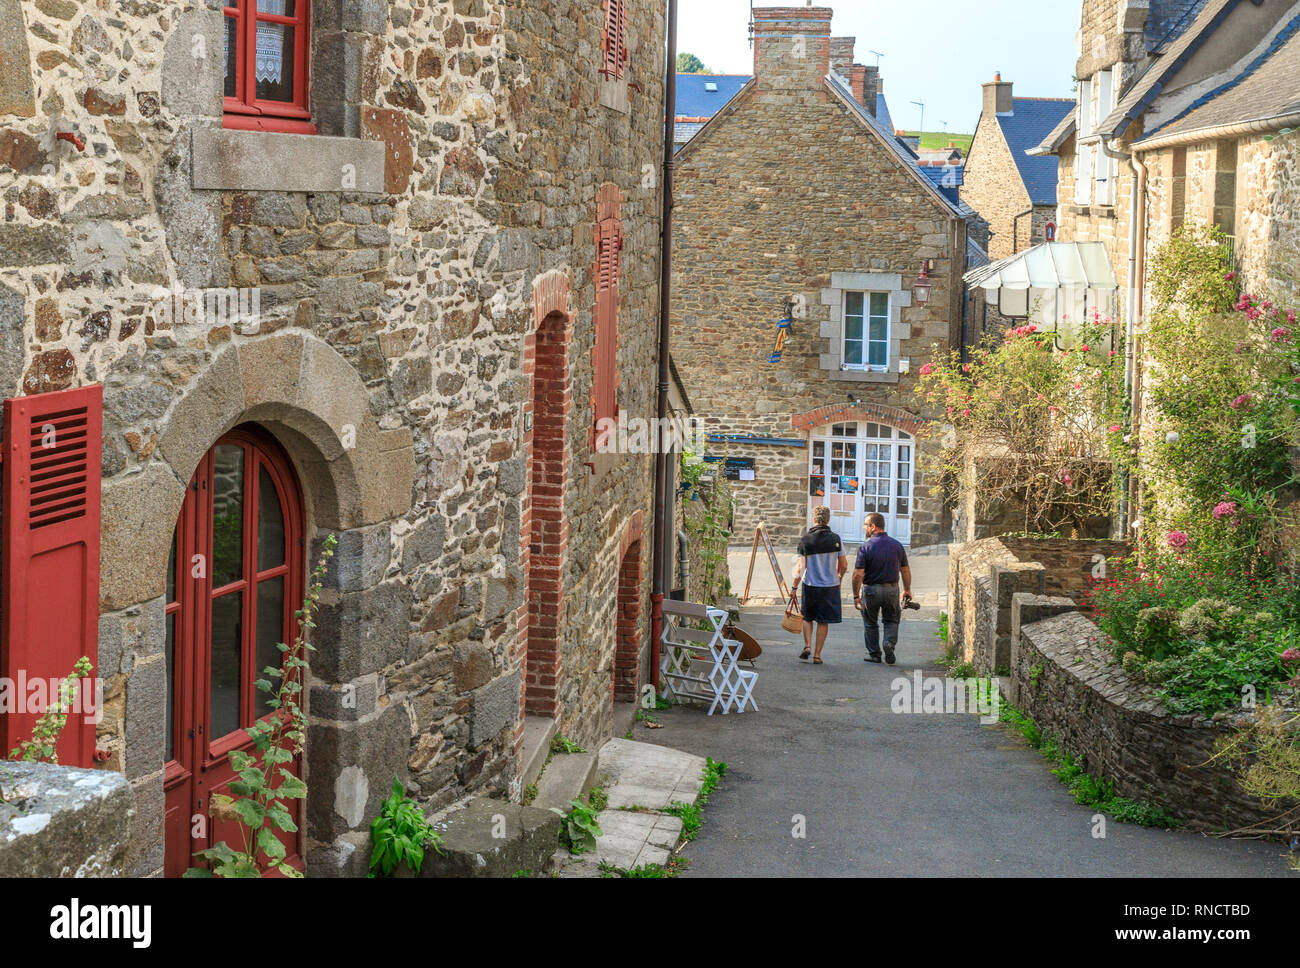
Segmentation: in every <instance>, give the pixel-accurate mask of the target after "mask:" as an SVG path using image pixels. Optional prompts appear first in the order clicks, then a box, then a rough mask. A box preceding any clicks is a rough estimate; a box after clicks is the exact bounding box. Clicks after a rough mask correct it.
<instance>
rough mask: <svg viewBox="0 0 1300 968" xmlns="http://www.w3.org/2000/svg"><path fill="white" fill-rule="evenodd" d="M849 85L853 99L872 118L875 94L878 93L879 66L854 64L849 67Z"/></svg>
mask: <svg viewBox="0 0 1300 968" xmlns="http://www.w3.org/2000/svg"><path fill="white" fill-rule="evenodd" d="M849 86H850V87H851V88H852V90H853V99H854V100H855V101H857V102H858V103H859V104H861V105H862V106H863V107H864V108H866V109H867V113H868V114H870V115H871V116H872V117H873V118H874V117H875V116H876V95H877V94H879V93H880V68H879V67H863V66H862V65H861V64H854V65H853V66H852V67H850V68H849Z"/></svg>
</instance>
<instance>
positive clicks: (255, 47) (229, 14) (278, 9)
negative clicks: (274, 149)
mask: <svg viewBox="0 0 1300 968" xmlns="http://www.w3.org/2000/svg"><path fill="white" fill-rule="evenodd" d="M310 10H311V3H310V0H232V2H231V4H230V5H229V6H227V7H225V8H224V10H223V13H224V14H225V16H226V31H225V44H224V50H223V54H224V60H223V64H224V69H225V92H224V93H225V121H224V127H227V128H242V129H252V130H257V131H283V132H288V133H294V134H315V133H316V126H315V125H314V124H313V123H312V120H311V111H310V110H308V106H307V62H308V54H307V52H308V50H309V49H310V48H309V47H308V42H309V38H308V33H309V30H310Z"/></svg>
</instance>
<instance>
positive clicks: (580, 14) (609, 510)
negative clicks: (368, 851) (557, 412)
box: [0, 0, 664, 874]
mask: <svg viewBox="0 0 1300 968" xmlns="http://www.w3.org/2000/svg"><path fill="white" fill-rule="evenodd" d="M627 7H628V19H629V26H628V31H629V33H628V41H629V62H628V67H627V77H626V78H625V79H624V80H623V82H622V83H621V85H616V87H618V88H619V90H614V91H612V92H610V91H607V90H605V89H604V88H603V87H602V85H603V84H604V83H605V82H603V81H602V77H601V74H600V72H599V61H600V57H601V54H600V45H601V39H602V33H603V26H604V4H603V3H602V2H601V0H576V2H565V3H553V2H549V0H528V2H524V0H499V2H488V0H455V2H451V0H446V2H439V0H414V2H412V3H409V4H389V3H385V2H383V0H355V2H353V0H349V2H343V0H317V2H316V3H314V4H313V5H312V8H313V13H312V17H313V21H312V27H313V37H314V40H313V68H314V70H313V75H312V86H311V90H312V95H311V97H312V100H311V103H312V108H313V113H314V115H315V116H316V118H317V120H318V122H319V125H320V128H321V134H320V135H317V136H307V135H272V134H267V133H263V132H243V131H229V130H223V129H222V97H221V87H220V77H219V75H220V73H221V71H220V64H221V50H222V47H221V44H222V39H221V38H222V12H221V8H222V4H221V3H219V2H216V0H185V2H160V0H131V2H129V3H122V4H111V5H110V4H105V3H94V4H89V3H87V4H73V3H59V2H47V0H21V2H15V0H9V2H6V3H4V4H0V34H3V35H4V36H5V37H6V38H7V39H6V41H5V43H6V45H7V46H6V48H5V50H6V51H9V50H12V51H14V56H13V57H8V56H6V57H5V58H4V59H3V67H2V68H0V198H3V199H4V202H5V220H4V221H3V223H0V323H3V326H0V393H3V395H5V396H12V395H14V394H16V393H19V392H22V393H36V392H45V391H50V390H58V389H62V388H66V387H72V386H77V385H82V384H86V383H92V382H100V383H103V384H104V388H105V393H104V396H105V413H104V439H103V463H104V484H103V529H102V545H103V547H102V560H103V565H102V576H101V578H102V581H101V623H100V627H101V634H100V639H101V641H100V644H99V667H100V673H101V675H103V676H104V677H105V679H106V697H105V716H104V720H103V722H102V723H101V724H100V726H99V737H98V743H99V746H100V747H101V748H102V749H103V750H104V751H105V752H106V753H107V754H108V759H107V761H106V763H105V764H104V768H105V769H108V770H113V771H120V772H123V773H124V774H125V775H126V776H127V778H128V779H129V780H130V782H131V785H132V791H133V793H134V796H135V800H136V813H135V819H134V824H135V834H134V836H133V837H132V841H131V856H130V857H129V858H128V861H127V866H128V868H129V869H130V870H131V871H132V872H134V873H137V874H149V873H154V872H157V871H158V870H160V868H161V866H162V844H163V839H164V837H163V803H164V797H163V772H164V764H163V762H162V760H163V735H162V731H163V725H162V724H163V719H164V713H165V705H166V671H165V670H166V666H165V659H164V642H165V622H164V619H163V609H164V605H165V601H164V588H163V577H164V573H165V570H166V563H167V556H168V552H169V549H170V545H171V541H172V534H173V529H174V525H175V521H176V515H177V512H178V510H179V508H180V506H181V501H182V499H183V496H184V490H185V484H186V482H188V480H189V479H190V476H191V474H192V472H193V470H194V468H195V467H196V466H197V464H198V461H199V460H200V459H201V457H202V456H203V454H204V453H205V452H206V450H207V449H208V448H210V447H211V446H212V444H213V443H214V442H215V440H216V439H217V438H218V437H219V436H220V435H221V434H222V433H223V432H225V431H226V430H228V429H230V428H231V427H233V426H235V425H237V424H239V423H242V422H246V421H252V422H256V423H259V424H261V425H262V426H264V427H265V428H267V429H268V430H270V431H271V432H272V433H273V434H274V435H275V436H276V437H277V438H278V439H279V440H280V442H281V443H282V444H283V445H284V447H285V449H286V450H287V451H288V453H289V455H290V457H291V459H292V460H293V463H294V465H295V469H296V470H297V472H298V475H299V478H300V480H301V483H302V488H303V491H304V495H303V496H304V501H305V506H306V517H307V530H308V534H309V536H312V537H313V538H314V540H313V541H311V542H309V543H308V544H309V546H308V547H307V548H304V549H303V554H304V557H305V558H306V557H307V556H308V555H310V554H312V553H313V552H314V550H315V548H317V547H318V546H319V541H320V540H321V538H323V536H324V534H326V533H328V532H333V533H336V534H338V535H339V540H340V547H339V553H338V556H337V557H336V559H335V561H334V563H333V564H332V565H331V569H330V573H329V575H328V577H327V587H326V591H325V594H324V597H323V599H322V611H321V616H320V620H319V629H318V630H317V633H316V640H317V645H318V647H319V649H320V652H319V653H318V654H317V656H316V657H315V663H314V668H313V677H312V681H311V683H310V684H309V698H308V708H309V712H310V714H311V717H312V731H311V735H310V737H309V740H308V752H307V770H308V774H309V778H310V786H311V791H312V792H311V794H310V796H309V799H308V804H307V817H308V827H307V835H308V854H307V864H308V868H309V869H310V870H312V871H313V872H314V873H359V872H361V871H363V869H364V854H365V850H364V845H365V843H366V841H367V838H368V833H367V830H368V824H369V822H370V820H371V819H372V817H373V815H374V813H375V811H376V810H377V809H378V804H379V801H380V800H381V799H382V798H383V796H385V795H386V793H387V791H388V790H389V788H390V787H391V784H392V778H393V776H394V775H395V774H396V775H399V776H400V777H401V778H402V780H403V781H404V782H405V783H406V784H407V787H408V790H410V791H411V792H412V793H413V794H414V795H416V796H418V797H420V798H421V799H422V800H424V801H426V802H427V803H428V804H429V805H430V806H431V807H436V806H440V805H442V804H445V803H447V802H450V801H452V800H454V799H457V798H459V797H462V796H465V795H467V794H469V793H477V792H488V793H494V794H498V795H501V796H508V797H517V796H518V795H519V790H518V789H517V787H518V769H519V766H518V760H519V747H520V743H521V738H522V716H523V709H524V699H525V696H524V689H525V676H524V670H525V666H526V661H527V659H526V654H525V651H526V627H525V626H526V615H527V608H526V605H525V595H526V590H527V588H528V581H529V576H528V573H527V564H528V547H527V545H528V540H529V538H528V531H527V526H526V525H527V515H528V511H529V502H530V497H529V495H530V494H531V493H532V491H531V487H532V485H533V483H534V481H533V480H532V479H531V462H530V460H529V453H530V451H529V448H530V447H531V444H532V440H531V434H530V431H529V430H527V429H525V428H526V427H531V426H532V417H534V416H535V414H534V413H532V410H533V409H534V404H533V402H532V401H533V397H532V393H531V382H530V381H531V378H532V376H533V374H532V372H531V371H529V370H528V368H527V366H526V348H527V345H528V341H529V337H530V336H532V335H533V334H534V333H535V331H536V329H537V327H538V325H539V324H540V322H541V320H540V319H539V318H538V306H539V303H540V302H544V301H545V299H549V298H550V296H551V295H552V294H554V293H555V292H558V291H559V289H560V288H562V289H563V292H564V296H563V298H562V300H560V301H559V302H558V303H556V305H555V306H554V307H552V308H558V309H559V311H560V312H561V313H562V315H563V316H564V319H565V323H564V324H565V326H566V327H567V328H568V332H569V342H568V364H567V367H566V379H567V381H568V382H567V384H566V392H567V395H568V397H569V399H570V400H571V407H570V409H569V410H567V411H566V412H565V420H564V429H565V434H566V439H567V440H568V441H569V446H568V448H567V454H568V461H567V464H566V466H565V467H564V469H563V470H564V476H563V493H562V499H563V506H564V513H565V515H566V517H567V518H568V519H569V521H570V522H571V524H570V533H569V539H568V546H567V554H566V557H565V558H564V560H563V562H562V563H561V565H560V574H561V579H560V580H561V582H562V584H563V586H564V588H565V590H566V595H565V597H564V602H565V605H564V610H563V612H562V613H561V614H559V615H557V616H556V617H555V622H556V625H557V627H558V629H559V635H558V638H559V641H560V642H561V668H560V673H559V681H558V684H557V695H558V699H557V703H556V707H555V715H556V717H557V718H558V719H559V720H560V723H559V728H560V730H561V731H562V732H564V733H565V734H566V735H569V736H571V737H573V738H574V739H576V740H578V741H579V742H581V743H583V744H584V745H588V746H593V745H596V744H598V742H599V740H600V739H601V738H602V737H603V736H606V735H608V733H609V731H610V728H611V723H612V699H613V696H612V693H613V680H614V661H615V658H614V657H615V643H616V640H617V638H618V634H617V628H616V623H617V621H618V612H619V596H618V577H619V566H620V552H621V551H625V550H626V548H627V544H626V543H625V541H626V539H627V538H628V536H629V534H630V533H631V529H632V527H633V521H634V519H636V518H637V517H638V515H640V516H643V517H644V518H645V520H646V521H647V522H648V521H649V516H650V513H651V502H652V479H651V468H652V459H651V458H650V456H648V455H631V456H624V455H617V456H614V457H612V458H610V459H607V460H597V459H596V458H595V455H593V454H592V442H591V434H590V432H589V428H590V425H591V386H592V366H593V353H592V352H591V347H592V343H593V340H594V324H593V307H594V304H595V282H594V278H593V276H594V271H593V270H594V264H595V258H596V257H595V241H594V234H593V225H594V222H595V217H596V195H597V192H598V191H600V189H601V188H602V186H606V185H612V186H614V187H615V189H616V190H617V192H618V193H619V194H620V195H621V197H622V199H623V203H622V216H623V220H624V238H625V248H624V250H623V253H622V267H623V268H622V276H621V280H620V283H621V285H620V291H621V298H622V301H621V315H620V321H619V352H618V363H619V371H620V382H619V391H618V392H619V405H620V407H621V408H623V409H624V410H626V411H628V412H630V413H634V414H640V415H646V416H649V415H652V414H651V410H652V408H653V406H654V364H655V361H656V360H657V348H656V340H655V325H654V321H655V319H656V318H657V313H658V279H659V272H660V270H659V253H660V248H659V218H660V216H659V213H660V208H661V201H660V199H661V192H660V190H659V185H660V183H661V178H660V174H659V170H658V166H659V162H660V160H661V152H660V151H659V150H658V149H657V148H656V147H655V146H656V145H658V144H659V143H660V141H661V139H662V113H663V108H662V105H663V76H662V75H663V71H662V67H663V64H662V62H663V56H662V44H663V34H664V17H663V11H662V9H661V8H660V5H658V4H656V3H652V2H650V0H631V2H629V3H628V4H627ZM606 86H607V85H606ZM620 91H621V92H622V95H623V97H622V100H620V97H619V96H618V95H619V93H620ZM607 94H608V95H610V96H606V95H607ZM605 101H608V102H611V103H610V105H609V106H607V105H606V104H605V103H602V102H605ZM57 130H67V131H71V132H73V133H75V134H76V135H77V137H78V138H80V139H81V141H83V142H84V144H85V150H84V151H79V150H78V149H77V148H76V147H75V146H74V145H73V144H71V143H69V142H68V141H63V140H56V139H55V137H54V134H55V132H56V131H57ZM542 277H549V278H554V277H560V278H562V279H563V280H564V285H563V287H560V286H558V285H555V286H549V287H542V289H541V290H539V288H538V286H537V285H536V283H537V281H538V279H539V278H542ZM211 290H219V291H220V292H221V293H222V296H221V298H222V300H224V301H225V303H226V304H229V303H233V305H234V306H235V307H237V308H236V309H234V310H230V309H222V308H221V307H220V305H219V304H216V309H217V311H216V312H213V311H212V309H213V308H214V303H213V301H212V298H211ZM543 290H544V292H545V293H546V294H547V295H546V296H545V298H543V296H541V295H539V293H540V292H542V291H543ZM241 296H242V297H243V303H242V306H243V310H244V311H242V312H241V311H239V310H238V307H240V305H241V303H240V298H241ZM227 297H228V298H227ZM205 300H206V302H207V305H208V310H209V311H208V312H207V313H205V314H204V315H203V317H202V318H196V314H195V313H194V312H192V311H191V312H188V313H187V311H186V308H185V307H190V306H194V305H197V304H202V303H204V302H205ZM254 300H255V301H254ZM549 403H550V401H546V400H543V401H542V405H543V406H547V405H549ZM646 530H647V533H648V532H649V528H648V527H647V529H646ZM649 545H650V542H649V541H648V540H646V541H642V542H640V544H639V546H638V547H639V554H640V556H641V558H642V567H641V569H640V574H642V575H645V576H648V575H649V572H650V564H649V563H650V560H651V549H650V547H649ZM640 591H641V593H642V594H641V595H640V597H641V598H643V599H644V600H645V601H646V603H647V604H646V607H642V608H641V609H640V611H639V614H638V615H637V616H636V618H635V623H634V628H632V629H628V628H626V627H624V629H623V633H624V634H623V639H624V642H625V643H627V642H632V641H634V642H636V643H638V644H639V648H640V649H641V650H642V652H647V651H648V623H649V618H648V616H649V608H648V581H647V582H646V584H645V588H644V589H641V590H640ZM625 649H626V645H625ZM640 674H641V675H644V670H642V671H641V673H640ZM344 696H348V697H350V698H355V700H356V701H355V702H352V703H349V702H344V701H343V697H344ZM358 803H359V804H360V805H361V806H360V808H359V809H354V806H355V805H356V804H358Z"/></svg>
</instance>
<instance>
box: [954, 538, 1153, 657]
mask: <svg viewBox="0 0 1300 968" xmlns="http://www.w3.org/2000/svg"><path fill="white" fill-rule="evenodd" d="M1130 548H1131V546H1130V544H1129V543H1128V542H1126V541H1109V540H1105V539H1084V540H1070V539H1043V538H1010V537H1003V538H984V539H981V540H979V541H968V542H966V543H965V544H961V545H954V546H952V548H951V549H950V550H949V555H948V562H949V564H948V641H949V642H950V643H951V644H952V645H953V647H954V648H955V649H956V650H957V654H958V656H960V658H961V659H962V661H964V662H969V663H971V665H973V666H974V667H975V669H976V671H977V672H978V673H979V674H980V675H992V674H994V673H996V672H997V671H998V670H1005V669H1007V668H1008V667H1009V666H1010V664H1011V624H1012V620H1011V599H1012V596H1013V595H1015V594H1017V593H1018V592H1028V593H1031V594H1036V595H1053V596H1062V597H1065V598H1068V599H1069V600H1070V601H1072V602H1073V603H1074V604H1075V606H1077V607H1080V608H1084V607H1085V606H1084V596H1085V593H1086V592H1087V591H1088V589H1089V587H1090V581H1091V580H1092V577H1093V575H1094V574H1098V577H1100V574H1101V572H1100V568H1101V566H1103V565H1104V563H1105V562H1107V561H1108V560H1109V559H1111V558H1114V557H1118V556H1121V555H1125V554H1128V552H1129V550H1130Z"/></svg>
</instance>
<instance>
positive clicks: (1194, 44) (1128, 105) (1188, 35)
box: [1098, 0, 1240, 139]
mask: <svg viewBox="0 0 1300 968" xmlns="http://www.w3.org/2000/svg"><path fill="white" fill-rule="evenodd" d="M1239 2H1240V0H1207V2H1206V3H1205V4H1204V6H1203V7H1202V8H1201V10H1200V12H1199V13H1197V14H1196V16H1195V18H1194V19H1193V20H1192V23H1191V25H1190V26H1188V27H1187V28H1186V29H1185V30H1184V31H1183V33H1182V34H1180V35H1179V36H1178V38H1177V39H1176V40H1174V41H1172V42H1171V43H1169V44H1168V45H1167V46H1166V47H1165V48H1164V53H1162V54H1161V55H1160V56H1159V57H1158V58H1156V60H1155V61H1154V62H1153V63H1152V64H1151V66H1150V67H1148V68H1147V70H1146V71H1145V73H1143V74H1142V75H1141V76H1140V77H1139V78H1138V79H1137V80H1136V81H1134V82H1133V84H1132V85H1131V86H1130V87H1129V89H1128V90H1127V91H1126V92H1124V96H1123V97H1122V98H1120V101H1119V104H1117V105H1116V106H1115V110H1114V111H1112V112H1111V113H1110V115H1109V116H1108V117H1107V118H1106V119H1105V120H1104V121H1102V123H1101V124H1100V125H1099V126H1098V131H1100V132H1101V134H1103V135H1104V136H1105V137H1106V138H1108V139H1114V138H1120V137H1122V136H1123V134H1124V132H1125V131H1127V130H1128V126H1129V124H1130V122H1132V121H1133V120H1134V119H1135V118H1138V117H1140V116H1141V115H1142V114H1143V113H1144V112H1145V111H1146V109H1147V108H1149V107H1150V106H1151V103H1152V102H1153V101H1154V100H1155V99H1156V98H1157V97H1159V96H1160V92H1161V91H1163V90H1164V88H1165V84H1167V83H1168V82H1169V80H1170V79H1171V78H1172V77H1173V76H1174V75H1175V74H1177V73H1178V71H1179V70H1180V69H1181V68H1182V67H1183V65H1184V64H1186V63H1187V60H1188V59H1189V58H1190V57H1191V56H1192V54H1194V53H1196V51H1197V50H1198V49H1199V48H1200V46H1201V44H1203V43H1204V42H1205V40H1206V38H1207V37H1209V36H1210V34H1212V33H1213V32H1214V28H1215V27H1217V26H1218V25H1219V24H1220V23H1221V22H1222V21H1223V19H1224V18H1226V17H1227V15H1228V14H1229V13H1231V12H1232V9H1233V8H1234V7H1235V6H1236V5H1237V4H1238V3H1239Z"/></svg>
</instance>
